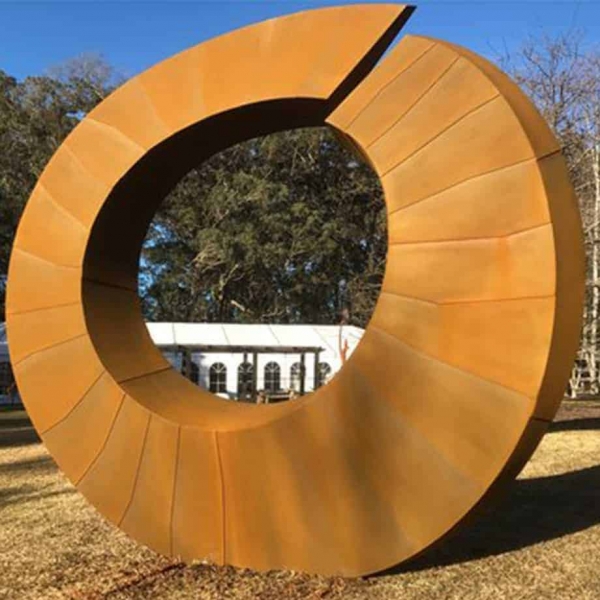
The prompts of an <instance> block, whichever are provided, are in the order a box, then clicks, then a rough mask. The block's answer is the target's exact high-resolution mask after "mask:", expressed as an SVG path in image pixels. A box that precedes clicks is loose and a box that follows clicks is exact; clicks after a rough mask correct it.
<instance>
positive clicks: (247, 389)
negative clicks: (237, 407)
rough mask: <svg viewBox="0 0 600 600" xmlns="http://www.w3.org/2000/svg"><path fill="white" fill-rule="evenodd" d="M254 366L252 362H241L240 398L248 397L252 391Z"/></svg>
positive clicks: (239, 369)
mask: <svg viewBox="0 0 600 600" xmlns="http://www.w3.org/2000/svg"><path fill="white" fill-rule="evenodd" d="M253 378H254V366H253V364H252V363H251V362H247V361H246V362H243V363H240V366H239V367H238V385H237V388H238V398H247V397H249V396H250V394H251V393H252V380H253Z"/></svg>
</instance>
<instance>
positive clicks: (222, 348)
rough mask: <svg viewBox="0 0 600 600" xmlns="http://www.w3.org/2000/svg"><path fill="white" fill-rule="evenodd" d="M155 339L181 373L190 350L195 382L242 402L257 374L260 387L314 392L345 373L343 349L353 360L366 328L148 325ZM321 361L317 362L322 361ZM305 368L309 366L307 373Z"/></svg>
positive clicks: (257, 384) (198, 324)
mask: <svg viewBox="0 0 600 600" xmlns="http://www.w3.org/2000/svg"><path fill="white" fill-rule="evenodd" d="M147 327H148V330H149V332H150V336H151V337H152V339H153V341H154V343H155V344H156V345H157V346H158V347H159V348H161V350H162V351H163V353H164V354H165V356H166V357H167V358H168V359H169V360H170V361H171V363H172V364H173V366H174V367H175V368H176V369H178V370H179V371H184V370H185V366H184V365H183V364H182V362H183V360H184V353H183V352H181V351H178V349H182V348H186V349H188V350H189V356H190V358H191V361H192V363H193V365H194V367H193V373H192V376H191V379H192V380H193V381H195V383H197V384H198V385H200V386H202V387H204V388H206V389H210V390H211V391H213V392H214V393H217V394H219V395H220V396H223V397H228V398H231V399H237V398H238V396H239V395H240V389H241V387H242V384H243V383H244V381H247V379H245V378H248V377H251V376H253V374H254V373H253V372H254V370H256V376H255V377H256V382H255V384H256V389H258V390H267V391H268V392H276V391H278V390H282V391H283V390H290V389H294V390H295V391H297V392H299V391H300V387H301V385H302V384H301V381H300V377H301V374H302V372H304V374H305V375H304V383H303V385H302V387H303V390H302V391H305V392H309V391H311V390H314V389H315V388H316V387H318V386H319V385H322V384H323V383H326V382H327V380H328V379H329V378H330V377H331V376H332V375H333V374H334V373H335V372H336V371H338V370H339V369H340V367H341V365H342V357H341V356H340V350H341V349H342V348H346V349H347V353H346V358H347V357H349V356H350V354H351V353H352V352H353V350H354V349H355V348H356V346H357V344H358V343H359V341H360V339H361V337H362V334H363V330H362V329H360V328H358V327H353V326H344V327H343V328H342V329H341V330H340V327H339V326H337V325H240V324H221V323H147ZM317 357H318V358H317ZM302 365H304V367H303V369H302Z"/></svg>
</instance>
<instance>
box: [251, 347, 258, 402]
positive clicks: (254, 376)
mask: <svg viewBox="0 0 600 600" xmlns="http://www.w3.org/2000/svg"><path fill="white" fill-rule="evenodd" d="M257 387H258V352H256V351H255V352H253V353H252V402H256V392H257Z"/></svg>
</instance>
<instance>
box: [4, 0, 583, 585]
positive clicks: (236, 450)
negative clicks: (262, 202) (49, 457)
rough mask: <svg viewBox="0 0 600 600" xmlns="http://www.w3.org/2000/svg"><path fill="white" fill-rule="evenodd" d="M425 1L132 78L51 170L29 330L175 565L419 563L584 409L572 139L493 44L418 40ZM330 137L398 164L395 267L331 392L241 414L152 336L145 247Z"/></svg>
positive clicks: (71, 472)
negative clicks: (493, 55)
mask: <svg viewBox="0 0 600 600" xmlns="http://www.w3.org/2000/svg"><path fill="white" fill-rule="evenodd" d="M410 12H411V9H410V8H406V7H404V6H400V5H386V4H382V5H373V4H370V5H353V6H348V7H341V8H328V9H321V10H315V11H308V12H303V13H299V14H295V15H292V16H289V17H283V18H278V19H274V20H271V21H266V22H264V23H260V24H258V25H254V26H251V27H246V28H244V29H241V30H239V31H235V32H233V33H230V34H227V35H224V36H222V37H219V38H216V39H213V40H210V41H208V42H206V43H204V44H201V45H199V46H197V47H195V48H192V49H190V50H187V51H185V52H182V53H181V54H178V55H176V56H174V57H172V58H170V59H168V60H166V61H164V62H162V63H160V64H158V65H156V66H155V67H153V68H152V69H150V70H148V71H146V72H145V73H142V74H141V75H139V76H137V77H135V78H134V79H132V80H130V81H129V82H127V83H126V84H125V85H124V86H122V87H121V88H120V89H118V90H117V91H116V92H115V93H113V94H112V95H111V96H110V97H109V98H107V99H106V100H105V101H104V102H102V103H101V104H100V105H99V106H98V107H97V108H96V109H95V110H93V111H92V112H91V113H90V114H89V115H88V116H87V117H86V118H85V119H84V120H83V121H82V122H81V124H80V125H79V126H78V127H77V128H76V129H75V130H74V131H73V133H72V134H71V135H70V136H69V137H68V138H67V140H66V141H65V142H64V144H63V145H62V146H61V147H60V148H59V150H58V151H57V153H56V154H55V156H54V157H53V158H52V160H51V161H50V163H49V164H48V166H47V168H46V169H45V171H44V173H43V174H42V176H41V177H40V180H39V182H38V184H37V186H36V188H35V190H34V192H33V194H32V197H31V199H30V201H29V204H28V205H27V208H26V210H25V213H24V216H23V219H22V221H21V224H20V226H19V230H18V233H17V236H16V240H15V244H14V250H13V254H12V259H11V264H10V273H9V284H8V307H7V315H8V316H7V320H8V335H9V343H10V350H11V355H12V359H13V363H14V369H15V374H16V378H17V382H18V385H19V389H20V391H21V393H22V396H23V399H24V402H25V405H26V407H27V410H28V412H29V414H30V416H31V418H32V420H33V422H34V425H35V427H36V428H37V430H38V431H39V432H40V434H41V435H42V438H43V440H44V442H45V443H46V445H47V446H48V448H49V450H50V452H51V453H52V454H53V455H54V457H55V458H56V460H57V462H58V464H59V465H60V467H61V468H62V469H63V470H64V471H65V473H66V474H67V475H68V476H69V477H70V478H71V480H72V481H73V482H74V483H75V484H76V485H77V486H78V488H79V489H80V490H81V492H82V493H83V494H84V495H85V496H86V497H87V498H88V499H89V500H90V502H92V503H93V504H94V506H96V508H97V509H98V510H99V511H100V512H101V513H102V514H103V515H104V516H106V517H107V518H109V519H110V520H112V521H113V522H114V523H115V524H117V525H119V526H120V527H121V528H122V529H124V530H125V531H126V532H127V533H129V534H130V535H132V536H134V537H135V538H136V539H137V540H139V541H140V542H142V543H145V544H147V545H149V546H151V547H152V548H154V549H156V550H157V551H159V552H162V553H165V554H171V555H174V556H181V557H183V558H184V559H186V560H189V559H194V558H197V559H202V558H207V559H209V560H212V561H215V562H217V563H230V564H234V565H240V566H246V567H253V568H257V569H274V568H292V569H297V570H304V571H309V572H315V573H326V574H343V575H360V574H365V573H372V572H376V571H379V570H382V569H385V568H387V567H390V566H392V565H394V564H397V563H399V562H402V561H404V560H407V559H409V558H411V557H413V556H415V555H416V554H418V553H420V552H422V551H424V550H425V549H427V548H428V547H430V546H431V545H432V544H433V543H434V542H436V541H438V540H440V539H441V538H443V536H444V535H445V534H446V533H447V532H449V531H450V530H452V529H454V528H456V527H457V526H458V525H459V524H460V523H462V522H463V521H464V520H465V518H466V517H467V516H468V515H470V514H471V513H472V511H473V509H474V508H475V507H476V506H478V505H479V504H480V502H481V501H482V500H484V499H485V498H487V496H489V494H490V493H492V492H494V491H495V490H496V489H498V487H499V485H500V484H501V483H503V482H504V481H507V480H510V478H511V477H513V476H514V475H515V473H516V472H517V471H518V469H519V468H520V467H521V466H522V464H523V463H524V461H526V460H527V458H528V456H529V455H530V454H531V452H532V451H533V450H534V448H535V446H536V444H537V442H538V441H539V439H540V438H541V436H542V435H543V432H544V430H545V428H546V425H547V423H548V422H549V420H551V419H552V417H553V415H554V413H555V412H556V409H557V407H558V404H559V402H560V400H561V398H562V395H563V392H564V388H565V386H566V383H567V378H568V374H569V370H570V368H571V365H572V361H573V358H574V355H575V350H576V346H577V342H578V336H579V329H580V324H581V311H582V302H583V300H582V298H583V287H584V267H583V264H584V263H583V249H582V242H581V226H580V219H579V214H578V210H577V204H576V200H575V197H574V195H573V191H572V189H571V186H570V184H569V181H568V177H567V172H566V169H565V164H564V160H563V158H562V157H561V155H560V151H559V146H558V143H557V142H556V140H555V139H554V137H553V136H552V134H551V132H550V131H549V129H548V127H547V126H546V124H545V123H544V121H543V119H542V118H541V117H540V116H539V114H538V113H537V112H536V111H535V109H534V108H533V106H532V105H531V104H530V102H529V101H528V100H527V98H525V96H524V95H523V94H522V93H521V92H520V91H519V89H518V88H517V87H516V86H515V85H514V84H513V83H512V82H511V81H510V80H509V79H508V78H507V77H506V76H505V75H503V74H502V73H501V72H499V71H498V70H497V69H496V68H495V67H494V66H492V65H491V64H489V63H487V62H486V61H485V60H483V59H482V58H480V57H477V56H475V55H473V54H472V53H470V52H468V51H466V50H464V49H462V48H459V47H456V46H453V45H451V44H447V43H445V42H441V41H438V40H434V39H429V38H424V37H418V36H407V37H405V38H404V39H403V40H402V41H401V42H400V43H399V44H398V45H397V46H396V47H395V48H394V49H393V50H392V51H391V52H390V53H389V54H388V55H387V56H386V58H385V59H384V60H382V61H381V62H380V64H377V61H378V60H379V59H380V57H381V55H382V53H383V52H384V51H385V49H386V48H387V47H388V46H389V44H390V43H391V41H392V40H393V38H394V36H395V35H396V34H397V33H398V31H399V29H400V28H401V26H402V24H403V23H404V22H405V20H406V19H407V18H408V16H409V15H410ZM323 124H327V125H329V126H331V127H333V128H334V129H335V130H336V131H337V132H338V133H339V135H340V137H341V138H343V140H344V141H345V142H346V143H349V144H351V145H352V146H353V147H354V148H355V149H356V150H357V152H358V153H359V154H360V155H361V156H363V157H364V158H365V159H366V160H368V161H369V163H370V164H371V165H372V166H373V168H374V169H375V170H376V172H377V173H378V175H379V177H380V178H381V181H382V184H383V188H384V191H385V197H386V203H387V208H388V222H389V252H388V261H387V269H386V274H385V279H384V283H383V290H382V293H381V296H380V298H379V301H378V303H377V306H376V309H375V312H374V315H373V318H372V320H371V322H370V324H369V327H368V328H367V331H366V333H365V335H364V338H363V341H362V342H361V344H360V345H359V347H358V348H357V350H356V351H355V353H354V354H353V355H352V357H351V358H350V359H349V360H348V361H347V362H346V364H345V365H344V367H343V369H342V370H341V371H340V372H339V373H338V375H337V376H336V377H335V378H334V380H333V381H332V383H331V384H330V385H328V386H326V387H324V388H322V389H319V390H318V391H317V392H315V393H314V394H311V395H309V396H306V397H304V398H302V399H300V400H297V401H294V402H290V403H285V404H279V405H277V406H265V405H249V404H236V403H233V402H227V401H224V400H221V399H219V398H217V397H216V396H213V395H212V394H210V393H208V392H206V391H203V390H201V389H199V388H197V387H196V386H194V385H192V384H191V383H190V382H189V381H187V380H185V379H184V378H183V377H182V376H180V375H179V374H178V373H176V372H175V371H173V370H172V369H171V368H170V366H169V364H168V363H167V362H166V361H165V360H164V359H163V358H162V356H161V355H160V353H159V352H158V350H157V349H156V348H155V347H154V346H153V344H152V341H151V340H150V337H149V335H148V333H147V331H146V328H145V327H144V325H143V321H142V316H141V312H140V307H139V301H138V299H137V269H138V260H139V252H140V247H141V244H142V241H143V239H144V235H145V232H146V229H147V227H148V224H149V222H150V220H151V219H152V216H153V214H154V212H155V210H156V208H157V206H158V204H159V203H160V201H161V200H162V199H163V198H164V196H165V195H166V194H167V193H168V192H169V190H170V189H171V188H172V187H173V186H174V185H175V184H176V182H177V181H178V180H179V179H180V178H181V176H183V175H184V174H185V173H186V172H187V171H188V170H189V169H190V168H191V167H192V166H195V165H196V164H197V163H198V162H199V161H200V160H202V159H204V158H208V157H209V156H211V155H213V154H214V153H216V152H219V151H220V150H223V149H225V148H227V147H228V146H231V145H232V144H235V143H237V142H240V141H243V140H244V139H248V138H250V137H254V136H258V135H264V134H267V133H271V132H275V131H279V130H284V129H290V128H293V127H302V126H315V125H323Z"/></svg>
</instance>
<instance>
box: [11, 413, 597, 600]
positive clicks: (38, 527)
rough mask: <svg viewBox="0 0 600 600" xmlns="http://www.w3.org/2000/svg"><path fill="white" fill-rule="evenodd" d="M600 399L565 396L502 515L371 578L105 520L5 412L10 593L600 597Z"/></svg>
mask: <svg viewBox="0 0 600 600" xmlns="http://www.w3.org/2000/svg"><path fill="white" fill-rule="evenodd" d="M599 456H600V402H577V403H574V402H566V403H564V404H563V407H562V408H561V411H560V413H559V415H558V418H557V422H556V423H554V425H553V426H552V428H551V430H550V433H549V434H548V435H547V436H546V437H545V438H544V440H543V441H542V444H541V445H540V447H539V449H538V450H537V452H536V453H535V455H534V457H533V459H532V460H531V462H530V463H529V464H528V466H527V467H526V469H525V471H524V473H523V474H522V475H521V477H520V478H519V480H518V481H517V482H516V484H515V485H514V486H513V487H512V488H511V490H510V492H509V496H508V498H506V499H504V501H503V502H502V503H501V504H500V506H499V507H498V508H497V509H496V510H495V512H494V517H493V518H489V519H486V518H483V519H482V520H481V521H480V522H479V523H478V524H476V525H475V526H474V527H473V528H467V530H466V531H464V532H462V533H461V534H460V536H459V537H456V538H454V540H452V541H451V542H450V543H449V544H447V545H446V546H445V547H444V548H441V549H440V550H439V551H437V552H436V553H435V554H433V555H430V556H429V558H428V559H427V561H423V562H422V563H421V564H419V565H413V567H412V569H411V570H408V569H407V571H406V572H403V573H396V574H391V575H386V576H381V577H377V578H371V579H367V580H365V579H343V578H325V577H311V576H307V575H302V574H297V573H292V572H271V573H268V574H258V573H255V572H253V571H249V570H241V569H234V568H231V567H214V566H210V565H202V564H196V565H192V566H188V567H186V566H185V565H182V564H179V563H177V562H174V561H172V560H169V559H165V558H161V557H159V556H158V555H156V554H155V553H153V552H152V551H150V550H147V549H145V548H143V547H141V546H139V545H138V544H136V543H135V542H133V541H131V540H130V539H129V538H128V537H127V536H126V535H125V534H123V533H121V532H120V531H119V530H117V529H116V528H114V527H112V526H111V525H109V524H108V523H106V522H105V521H104V520H103V519H102V518H101V517H100V516H99V515H98V514H97V513H96V511H95V510H94V509H93V508H91V507H90V506H89V505H88V504H87V502H86V501H85V500H84V498H83V497H82V496H81V495H80V494H79V493H78V492H77V491H76V490H75V488H74V487H73V486H72V485H71V484H70V483H69V482H68V481H67V480H66V478H65V477H64V476H63V475H62V474H61V473H60V471H58V469H57V468H56V465H55V463H54V462H53V460H52V458H51V457H50V456H49V455H48V453H47V452H46V450H45V449H44V447H43V446H42V445H41V444H40V443H39V441H38V440H37V436H36V434H35V432H34V431H33V429H32V428H31V426H30V424H29V422H28V420H27V418H26V415H25V414H24V413H22V412H20V413H15V412H11V413H1V412H0V548H2V552H1V553H0V573H2V576H1V577H0V597H1V598H7V599H12V598H15V599H16V598H18V599H26V598H71V599H83V598H86V599H88V598H89V599H100V598H110V599H121V598H123V599H125V598H135V599H138V598H139V599H141V598H154V597H156V598H164V599H168V598H195V599H209V598H210V599H213V598H214V599H217V598H219V599H222V598H225V599H228V598H231V599H234V598H235V599H242V600H245V599H247V600H250V599H255V598H259V599H260V600H275V599H300V598H303V599H304V598H311V599H313V598H314V599H317V598H327V599H328V600H333V599H340V598H344V599H351V600H352V599H357V600H358V599H367V598H368V599H373V600H378V599H381V600H383V599H386V600H387V599H402V600H416V599H419V600H420V599H423V600H424V599H429V598H442V597H443V598H445V599H449V600H453V599H457V600H458V599H460V600H486V599H497V598H504V597H506V598H520V599H522V600H529V599H530V600H534V599H535V600H539V599H545V598H548V599H549V598H561V600H570V599H577V600H588V599H589V600H592V599H594V600H595V599H597V598H598V597H600V578H599V577H598V573H599V572H600V556H599V555H598V552H597V548H598V546H599V545H600V459H599V458H598V457H599Z"/></svg>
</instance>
